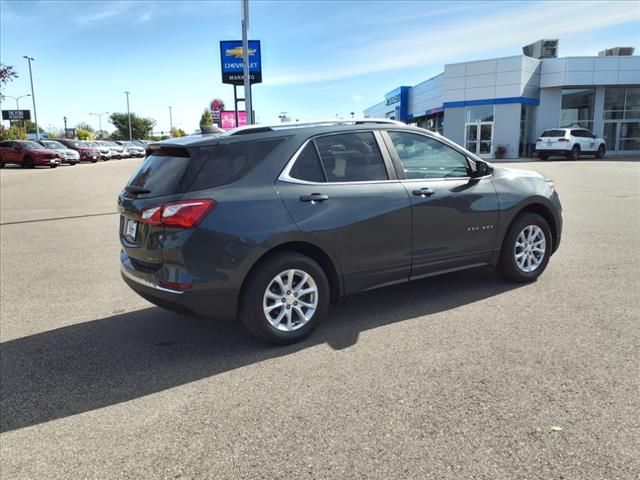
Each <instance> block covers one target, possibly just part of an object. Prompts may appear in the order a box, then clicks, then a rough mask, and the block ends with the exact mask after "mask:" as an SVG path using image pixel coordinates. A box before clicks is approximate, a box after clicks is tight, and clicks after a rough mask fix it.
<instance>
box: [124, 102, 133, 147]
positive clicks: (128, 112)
mask: <svg viewBox="0 0 640 480" xmlns="http://www.w3.org/2000/svg"><path fill="white" fill-rule="evenodd" d="M124 93H125V94H126V95H127V117H129V141H131V140H133V135H132V134H131V111H130V110H129V92H124Z"/></svg>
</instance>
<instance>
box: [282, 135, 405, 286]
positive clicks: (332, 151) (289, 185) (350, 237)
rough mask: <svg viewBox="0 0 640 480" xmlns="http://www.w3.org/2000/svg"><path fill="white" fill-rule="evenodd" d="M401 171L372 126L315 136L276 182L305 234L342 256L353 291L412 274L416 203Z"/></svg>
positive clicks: (346, 282) (340, 260) (335, 255)
mask: <svg viewBox="0 0 640 480" xmlns="http://www.w3.org/2000/svg"><path fill="white" fill-rule="evenodd" d="M394 177H395V171H394V170H393V166H392V165H391V163H390V160H389V159H388V158H386V159H385V158H383V156H382V154H381V150H380V148H379V145H378V141H377V137H376V136H375V135H374V133H373V132H366V131H365V132H352V133H343V134H331V135H324V136H319V137H317V138H315V139H313V140H310V141H309V142H308V143H307V145H306V146H305V147H304V148H303V150H302V151H301V153H300V154H299V155H298V156H297V158H296V159H295V162H294V163H293V165H292V166H290V167H288V168H287V169H285V171H284V172H283V174H282V175H281V177H280V180H279V181H278V183H277V184H276V188H277V189H278V192H279V194H280V196H281V198H282V200H283V202H284V204H285V206H286V208H287V210H288V211H289V213H290V214H291V217H292V218H293V220H294V221H295V222H296V224H297V226H298V228H299V229H300V231H301V240H304V239H310V240H312V242H313V244H315V245H318V246H320V247H321V248H323V249H324V250H325V251H327V252H329V253H330V254H331V255H332V256H333V258H334V259H335V260H336V261H337V262H338V264H339V266H340V270H341V271H342V274H343V279H344V286H345V293H347V294H349V293H353V292H357V291H361V290H365V289H367V288H371V287H375V286H379V285H382V284H385V283H394V282H400V281H406V280H407V279H408V278H409V272H410V269H411V202H410V200H409V196H408V195H407V192H406V191H405V189H404V188H403V186H402V184H401V183H400V182H399V181H398V180H397V179H396V178H394Z"/></svg>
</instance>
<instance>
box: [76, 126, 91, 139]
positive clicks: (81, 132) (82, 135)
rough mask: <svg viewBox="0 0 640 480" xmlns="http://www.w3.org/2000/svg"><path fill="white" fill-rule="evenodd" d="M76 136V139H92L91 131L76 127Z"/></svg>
mask: <svg viewBox="0 0 640 480" xmlns="http://www.w3.org/2000/svg"><path fill="white" fill-rule="evenodd" d="M76 136H77V137H78V140H93V132H90V131H89V130H85V129H84V128H76Z"/></svg>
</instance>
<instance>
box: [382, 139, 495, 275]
mask: <svg viewBox="0 0 640 480" xmlns="http://www.w3.org/2000/svg"><path fill="white" fill-rule="evenodd" d="M385 139H386V141H387V143H388V145H389V148H390V150H391V153H392V158H393V160H394V162H395V163H396V168H397V170H398V175H399V176H402V177H404V178H403V180H402V183H403V186H404V187H405V189H406V191H407V193H408V195H409V197H410V198H411V204H412V209H413V235H412V269H411V277H412V278H416V277H420V276H424V275H428V274H430V273H432V272H435V271H439V270H445V269H448V268H457V267H462V266H466V265H471V264H480V263H485V262H488V261H489V260H490V258H491V254H492V251H493V248H494V246H495V241H496V231H497V226H498V211H499V208H498V198H497V194H496V192H495V189H494V187H493V184H492V180H491V177H490V176H487V177H484V178H471V177H470V166H469V162H468V159H467V158H466V157H465V155H463V154H462V153H461V152H459V151H458V150H455V149H454V148H452V147H451V146H449V145H447V144H446V143H444V142H441V141H439V140H437V139H435V138H432V137H431V136H427V135H422V134H419V133H414V132H406V131H389V132H387V133H385Z"/></svg>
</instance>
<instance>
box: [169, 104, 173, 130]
mask: <svg viewBox="0 0 640 480" xmlns="http://www.w3.org/2000/svg"><path fill="white" fill-rule="evenodd" d="M169 135H171V136H172V137H173V117H172V116H171V105H169Z"/></svg>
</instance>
